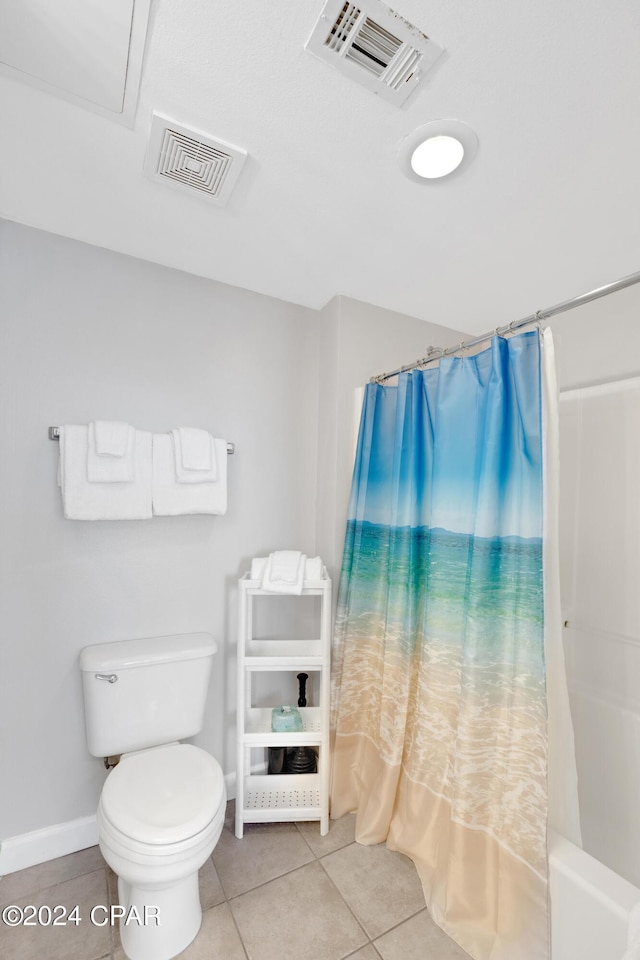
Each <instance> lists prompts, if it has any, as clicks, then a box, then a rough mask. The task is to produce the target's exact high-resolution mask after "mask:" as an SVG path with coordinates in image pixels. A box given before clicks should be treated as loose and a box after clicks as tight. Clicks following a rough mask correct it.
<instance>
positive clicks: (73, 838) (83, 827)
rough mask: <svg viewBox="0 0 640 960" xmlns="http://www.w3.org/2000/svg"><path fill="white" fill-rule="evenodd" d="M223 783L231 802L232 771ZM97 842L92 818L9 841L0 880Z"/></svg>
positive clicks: (1, 853) (0, 847)
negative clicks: (17, 871)
mask: <svg viewBox="0 0 640 960" xmlns="http://www.w3.org/2000/svg"><path fill="white" fill-rule="evenodd" d="M224 782H225V786H226V788H227V799H229V800H233V799H234V798H235V795H236V774H235V771H234V772H233V773H227V774H225V778H224ZM97 842H98V827H97V825H96V818H95V815H94V816H92V817H82V818H81V819H80V820H70V821H68V822H67V823H57V824H54V825H53V826H52V827H44V828H43V829H42V830H34V831H33V833H23V834H22V835H21V836H18V837H9V839H8V840H2V841H1V842H0V877H3V876H6V874H8V873H15V872H16V870H25V869H26V868H27V867H33V866H35V865H36V864H37V863H45V862H46V861H47V860H55V859H56V857H65V856H66V855H67V854H68V853H75V852H76V851H77V850H84V849H85V848H86V847H93V846H95V845H96V844H97Z"/></svg>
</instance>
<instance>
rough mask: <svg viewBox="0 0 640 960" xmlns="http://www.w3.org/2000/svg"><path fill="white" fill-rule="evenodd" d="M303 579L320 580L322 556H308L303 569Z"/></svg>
mask: <svg viewBox="0 0 640 960" xmlns="http://www.w3.org/2000/svg"><path fill="white" fill-rule="evenodd" d="M304 578H305V580H322V557H309V558H308V560H307V562H306V564H305V569H304Z"/></svg>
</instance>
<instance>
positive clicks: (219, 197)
mask: <svg viewBox="0 0 640 960" xmlns="http://www.w3.org/2000/svg"><path fill="white" fill-rule="evenodd" d="M246 159H247V151H246V150H243V149H242V147H234V146H233V145H232V144H230V143H226V142H225V141H224V140H218V139H215V138H214V137H211V136H209V135H208V134H204V133H201V132H200V131H199V130H193V129H191V128H189V127H183V126H182V125H181V124H178V123H174V121H173V120H170V119H169V118H168V117H163V116H162V115H161V114H159V113H154V114H153V120H152V123H151V135H150V137H149V145H148V147H147V156H146V159H145V164H144V170H145V173H146V174H147V176H149V177H150V178H151V179H152V180H156V181H161V182H163V183H169V184H171V185H172V186H175V187H177V188H178V189H180V190H186V191H188V192H189V193H190V194H191V195H192V196H194V195H198V196H201V197H206V198H207V199H209V200H213V201H215V202H216V204H217V205H218V206H224V205H225V203H226V202H227V200H228V199H229V195H230V194H231V191H232V190H233V188H234V186H235V184H236V181H237V179H238V177H239V176H240V171H241V170H242V167H243V166H244V163H245V160H246Z"/></svg>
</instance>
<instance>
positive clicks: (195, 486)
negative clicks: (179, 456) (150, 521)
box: [153, 433, 227, 516]
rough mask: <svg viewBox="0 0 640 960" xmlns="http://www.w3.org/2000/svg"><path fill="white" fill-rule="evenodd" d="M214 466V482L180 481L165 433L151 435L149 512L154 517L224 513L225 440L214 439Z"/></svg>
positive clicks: (225, 487) (225, 489)
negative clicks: (215, 470)
mask: <svg viewBox="0 0 640 960" xmlns="http://www.w3.org/2000/svg"><path fill="white" fill-rule="evenodd" d="M214 446H215V456H216V462H217V465H218V470H217V474H218V478H217V480H216V481H215V482H213V481H208V482H200V483H181V482H179V481H178V479H177V477H176V470H175V457H174V446H173V441H172V438H171V436H170V435H169V434H168V433H156V434H154V436H153V512H154V514H156V516H179V515H180V514H187V513H189V514H190V513H212V514H223V513H226V512H227V442H226V440H218V439H216V440H214Z"/></svg>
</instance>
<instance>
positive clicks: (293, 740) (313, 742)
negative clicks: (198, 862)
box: [236, 568, 331, 838]
mask: <svg viewBox="0 0 640 960" xmlns="http://www.w3.org/2000/svg"><path fill="white" fill-rule="evenodd" d="M238 586H239V604H240V611H239V630H238V699H237V711H238V726H237V737H238V740H237V775H236V837H238V838H241V837H242V834H243V831H244V824H245V823H260V822H284V821H292V820H319V821H320V833H321V835H322V836H324V835H325V834H326V833H327V832H328V830H329V684H330V660H331V657H330V651H331V580H330V579H329V577H328V575H327V571H326V569H324V568H323V571H322V579H320V580H305V581H304V584H303V588H302V594H301V595H302V596H303V597H309V596H319V597H320V598H321V599H320V623H319V634H320V635H319V637H315V638H314V639H310V640H302V639H300V640H272V639H270V640H260V639H256V638H254V636H253V601H254V599H255V598H256V597H273V598H276V597H279V598H283V597H286V598H287V599H288V600H291V599H294V600H295V599H296V597H295V596H292V594H280V593H272V592H269V591H266V590H263V589H262V587H261V585H260V581H259V580H251V579H250V576H249V574H245V576H244V577H242V578H241V579H240V580H239V581H238ZM269 671H294V672H297V673H299V672H302V671H305V672H308V673H313V674H314V676H316V677H317V679H318V683H316V684H314V695H315V697H316V699H317V701H318V702H317V705H316V706H312V707H300V708H299V710H300V714H301V716H302V723H303V728H304V729H303V731H302V733H274V732H273V731H272V729H271V708H264V707H254V706H252V702H251V679H252V675H253V674H254V673H263V672H269ZM274 706H278V704H274ZM299 745H305V746H311V747H315V748H317V751H318V768H317V773H304V774H289V773H284V774H258V775H256V774H252V773H251V750H252V748H255V747H264V748H265V750H266V749H267V748H268V747H273V746H277V747H292V746H299Z"/></svg>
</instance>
